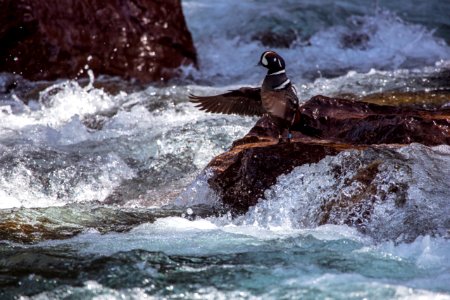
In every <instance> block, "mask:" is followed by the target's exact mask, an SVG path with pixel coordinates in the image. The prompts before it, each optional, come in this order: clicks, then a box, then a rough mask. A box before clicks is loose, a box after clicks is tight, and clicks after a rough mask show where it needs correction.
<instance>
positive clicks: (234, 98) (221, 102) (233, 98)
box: [189, 87, 265, 116]
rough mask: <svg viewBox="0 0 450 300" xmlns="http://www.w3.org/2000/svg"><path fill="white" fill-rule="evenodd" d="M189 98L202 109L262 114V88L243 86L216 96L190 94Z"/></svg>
mask: <svg viewBox="0 0 450 300" xmlns="http://www.w3.org/2000/svg"><path fill="white" fill-rule="evenodd" d="M189 100H190V101H191V102H192V103H195V104H196V107H198V108H199V109H200V110H204V111H206V112H212V113H222V114H237V115H245V116H262V115H263V114H264V113H265V110H264V108H263V107H262V103H261V88H250V87H243V88H240V89H238V90H232V91H229V92H228V93H225V94H221V95H216V96H205V97H201V96H195V95H189Z"/></svg>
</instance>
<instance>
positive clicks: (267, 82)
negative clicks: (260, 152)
mask: <svg viewBox="0 0 450 300" xmlns="http://www.w3.org/2000/svg"><path fill="white" fill-rule="evenodd" d="M259 65H262V66H263V67H265V68H267V69H268V72H267V75H266V77H265V78H264V81H263V83H262V86H261V88H251V87H242V88H240V89H238V90H232V91H229V92H228V93H225V94H221V95H216V96H206V97H201V96H195V95H189V98H190V101H191V102H193V103H195V104H197V105H196V106H197V107H198V108H200V109H201V110H204V111H207V112H213V113H223V114H238V115H247V116H262V115H264V114H268V115H269V116H270V117H271V118H272V120H273V121H274V123H275V124H276V125H277V126H278V128H279V142H282V141H283V140H282V133H283V131H284V129H287V130H288V138H287V141H288V142H290V139H291V132H290V128H291V126H292V125H293V124H294V121H296V118H298V116H299V113H298V108H299V106H298V105H299V104H298V98H297V93H296V90H295V88H294V86H293V85H292V83H291V81H290V80H289V78H288V77H287V76H286V70H285V63H284V60H283V58H282V57H281V56H280V55H278V54H277V53H276V52H274V51H265V52H264V53H263V54H262V55H261V58H260V60H259Z"/></svg>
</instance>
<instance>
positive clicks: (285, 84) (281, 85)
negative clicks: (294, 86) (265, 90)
mask: <svg viewBox="0 0 450 300" xmlns="http://www.w3.org/2000/svg"><path fill="white" fill-rule="evenodd" d="M289 83H291V81H290V80H289V79H286V80H285V81H284V82H283V83H282V84H280V85H279V86H277V87H274V88H273V89H274V90H282V89H284V88H285V87H286V86H287V85H288V84H289Z"/></svg>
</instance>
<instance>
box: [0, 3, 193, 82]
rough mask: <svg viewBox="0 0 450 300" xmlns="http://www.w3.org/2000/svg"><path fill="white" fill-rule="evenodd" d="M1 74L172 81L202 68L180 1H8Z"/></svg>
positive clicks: (3, 6)
mask: <svg viewBox="0 0 450 300" xmlns="http://www.w3.org/2000/svg"><path fill="white" fill-rule="evenodd" d="M0 19H1V20H2V25H1V26H0V45H2V46H1V47H0V57H2V60H1V61H0V71H4V72H11V73H15V74H20V75H22V76H24V77H25V78H28V79H32V80H42V79H45V80H53V79H58V78H67V77H69V78H70V77H71V78H73V77H78V76H80V75H81V74H82V73H83V72H85V70H86V69H88V68H89V69H91V70H93V71H94V72H95V73H96V74H106V75H113V76H121V77H123V78H136V79H139V80H141V81H144V82H148V81H156V80H161V79H168V78H171V77H173V76H174V75H175V74H176V68H178V67H179V66H181V65H184V64H195V63H196V52H195V48H194V45H193V42H192V37H191V34H190V33H189V31H188V29H187V26H186V23H185V20H184V16H183V13H182V9H181V4H180V1H179V0H169V1H148V0H127V1H117V0H114V1H104V0H102V1H94V2H92V1H74V0H64V1H30V0H24V1H15V0H2V1H0Z"/></svg>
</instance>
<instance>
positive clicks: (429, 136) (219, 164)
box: [208, 96, 450, 223]
mask: <svg viewBox="0 0 450 300" xmlns="http://www.w3.org/2000/svg"><path fill="white" fill-rule="evenodd" d="M300 111H301V117H300V122H298V123H297V124H295V129H296V130H297V131H296V132H293V141H292V142H291V143H288V144H287V143H282V144H278V143H277V142H278V132H277V130H276V127H275V125H274V124H273V123H272V122H271V120H270V118H269V117H263V118H261V119H260V120H259V121H258V122H257V123H256V125H255V126H254V127H253V128H252V129H251V130H250V132H249V133H248V134H247V135H246V136H244V137H243V138H242V139H240V140H238V141H236V142H234V144H233V146H232V147H231V149H230V150H229V151H227V152H225V153H223V154H221V155H219V156H217V157H216V158H214V159H213V160H212V161H211V162H210V163H209V165H208V168H211V169H212V171H213V175H212V177H211V178H210V179H209V181H208V182H209V185H210V186H211V188H212V189H213V190H215V191H216V192H217V193H218V194H219V195H220V196H221V198H222V201H223V203H224V204H225V205H226V206H228V207H229V208H230V209H232V210H233V211H234V212H236V213H244V212H246V211H247V210H248V208H249V207H250V206H253V205H255V204H256V203H257V201H258V199H259V198H261V197H262V196H263V193H264V191H265V190H266V189H268V188H269V187H270V186H271V185H273V184H274V183H275V182H276V179H277V177H278V176H280V175H281V174H285V173H288V172H290V171H291V170H292V169H293V168H295V167H297V166H300V165H303V164H309V163H317V162H318V161H320V160H321V159H323V158H324V157H325V156H327V155H336V154H337V153H339V152H340V151H343V150H347V149H365V148H367V147H369V145H377V144H394V145H392V146H394V147H395V146H397V145H398V144H407V143H412V142H416V143H422V144H425V145H438V144H450V109H442V110H435V111H426V110H419V109H413V108H406V107H394V106H381V105H376V104H372V103H363V102H355V101H351V100H345V99H336V98H328V97H324V96H316V97H313V98H312V99H311V100H309V101H307V102H306V103H304V104H303V105H302V106H301V110H300ZM392 146H390V147H392ZM386 147H388V146H386ZM378 164H379V163H377V162H375V163H374V164H372V165H370V166H368V168H367V169H366V170H363V171H361V172H360V173H359V174H357V175H356V176H355V178H354V180H355V181H358V182H361V183H362V184H364V185H366V186H368V187H370V186H371V182H372V179H373V177H374V174H376V173H377V167H378ZM372 189H373V187H372ZM370 191H371V189H370V188H368V189H367V191H366V193H370ZM363 196H364V197H363ZM356 198H357V199H356ZM356 198H354V199H353V198H352V199H347V200H345V201H344V200H342V199H341V200H340V201H337V202H336V201H335V202H333V203H334V204H335V205H340V203H344V202H346V203H353V204H352V205H361V203H360V202H361V199H363V198H365V195H360V197H359V196H358V197H356ZM399 201H400V200H399ZM336 203H337V204H336ZM323 210H324V215H323V218H322V220H321V221H320V222H321V223H327V218H328V215H329V213H327V211H328V212H330V211H332V210H333V207H331V206H330V207H323Z"/></svg>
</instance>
